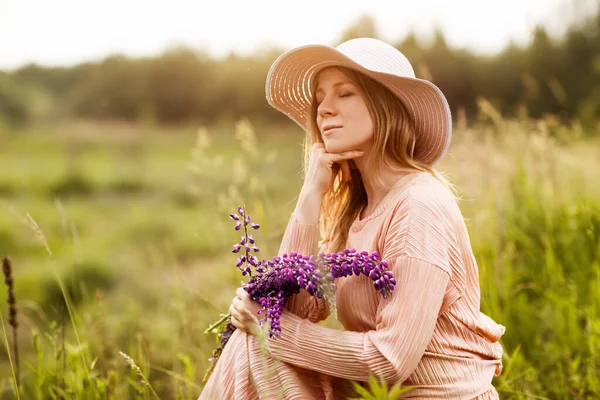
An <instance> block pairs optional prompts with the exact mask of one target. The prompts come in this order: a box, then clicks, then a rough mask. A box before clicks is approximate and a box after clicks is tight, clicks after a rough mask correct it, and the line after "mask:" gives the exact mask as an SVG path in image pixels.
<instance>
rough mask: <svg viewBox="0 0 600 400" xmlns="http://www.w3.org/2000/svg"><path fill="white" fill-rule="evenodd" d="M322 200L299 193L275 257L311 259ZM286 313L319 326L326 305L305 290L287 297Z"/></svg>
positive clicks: (317, 247)
mask: <svg viewBox="0 0 600 400" xmlns="http://www.w3.org/2000/svg"><path fill="white" fill-rule="evenodd" d="M321 202H322V196H321V195H319V194H318V193H315V192H310V191H304V190H303V191H302V192H301V193H300V196H299V199H298V203H297V205H296V209H295V210H294V212H293V213H292V215H291V216H290V219H289V222H288V225H287V227H286V230H285V233H284V235H283V239H282V241H281V246H280V248H279V252H278V255H279V256H280V257H281V256H282V255H283V254H284V253H287V254H290V253H291V252H293V251H295V252H298V253H300V254H302V255H309V256H310V255H314V254H316V253H317V252H318V250H319V215H320V211H321ZM286 309H287V310H288V311H290V312H292V313H294V314H296V315H297V316H299V317H300V318H306V319H308V320H309V321H312V322H319V321H322V320H324V319H325V318H327V315H329V311H328V309H327V306H326V303H325V302H324V301H323V300H321V299H318V298H316V297H314V296H311V295H310V294H309V293H308V292H307V291H306V290H301V291H300V293H298V294H296V295H294V296H292V297H290V299H289V300H288V302H287V303H286Z"/></svg>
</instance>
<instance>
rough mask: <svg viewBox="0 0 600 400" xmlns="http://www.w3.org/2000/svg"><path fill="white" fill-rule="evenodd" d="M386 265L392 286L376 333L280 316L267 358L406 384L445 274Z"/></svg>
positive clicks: (425, 267) (407, 263)
mask: <svg viewBox="0 0 600 400" xmlns="http://www.w3.org/2000/svg"><path fill="white" fill-rule="evenodd" d="M388 263H389V266H390V269H391V270H392V271H393V273H394V276H395V277H396V281H397V285H396V288H395V289H394V292H393V293H392V295H391V296H390V297H389V298H388V299H383V300H381V303H380V306H379V310H378V319H377V329H375V330H372V331H369V332H366V333H362V332H349V331H338V330H335V329H329V328H326V327H323V326H320V325H317V324H313V323H311V322H309V321H306V320H303V319H301V318H298V317H296V316H294V315H293V314H290V313H287V312H284V313H283V315H282V316H281V330H282V333H281V337H279V338H277V339H270V340H269V347H270V348H271V351H272V355H273V357H275V358H277V359H279V360H281V361H284V362H287V363H290V364H294V365H297V366H299V367H302V368H306V369H311V370H314V371H318V372H320V373H323V374H327V375H332V376H336V377H340V378H345V379H353V380H358V381H367V380H368V379H369V373H371V372H372V373H374V374H375V375H378V376H383V377H384V378H385V379H387V380H389V381H390V382H403V381H404V380H406V378H408V376H410V374H412V372H413V371H414V370H415V368H416V367H417V365H418V363H419V361H420V360H421V358H422V356H423V353H424V351H425V349H426V347H427V344H428V343H429V341H430V340H431V336H432V335H433V331H434V329H435V325H436V322H437V318H438V315H439V311H440V308H441V306H442V301H443V298H444V293H445V290H446V287H447V285H448V283H449V274H448V272H447V271H445V270H443V269H441V268H438V267H437V266H435V265H433V264H430V263H428V262H426V261H423V260H419V259H414V258H411V257H407V256H402V257H398V258H395V259H393V260H390V261H388Z"/></svg>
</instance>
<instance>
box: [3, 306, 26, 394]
mask: <svg viewBox="0 0 600 400" xmlns="http://www.w3.org/2000/svg"><path fill="white" fill-rule="evenodd" d="M0 323H2V333H4V346H5V347H6V354H8V362H9V363H10V370H11V372H12V376H13V383H14V386H15V393H16V396H17V400H20V399H21V390H20V386H19V382H18V380H17V374H16V373H15V366H14V364H13V360H12V357H11V354H10V353H11V352H10V345H9V344H8V335H7V334H6V328H5V326H4V317H3V316H2V313H1V312H0Z"/></svg>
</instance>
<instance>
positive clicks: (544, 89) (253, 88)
mask: <svg viewBox="0 0 600 400" xmlns="http://www.w3.org/2000/svg"><path fill="white" fill-rule="evenodd" d="M360 36H371V37H377V29H376V26H375V24H374V22H373V20H372V19H371V18H370V17H368V16H367V17H363V18H362V19H360V20H359V21H357V22H356V23H355V24H353V25H352V26H350V27H348V28H347V29H346V30H345V31H344V32H343V33H342V35H341V36H340V42H342V41H344V40H347V39H349V38H352V37H360ZM392 44H393V45H395V46H396V47H397V48H398V49H400V50H401V51H402V52H403V53H404V54H405V55H406V56H407V57H408V59H409V60H410V61H411V63H412V64H413V66H414V67H415V70H416V73H417V76H418V77H421V78H425V79H430V80H432V81H433V82H434V83H436V84H437V85H438V86H439V87H440V88H441V89H442V91H443V92H444V93H445V94H446V96H447V97H448V100H449V102H450V104H451V107H452V109H453V112H454V113H455V115H456V114H457V112H460V113H463V112H464V113H465V115H466V116H467V117H469V118H472V117H474V116H475V115H476V113H477V99H478V98H479V97H485V98H487V99H488V100H489V101H491V102H492V103H493V104H494V105H495V106H496V107H497V108H498V109H499V110H501V112H502V113H503V114H504V115H508V116H511V115H516V114H519V115H521V114H522V113H527V114H528V115H530V116H532V117H540V116H542V115H543V114H545V113H552V114H555V115H558V116H559V117H561V118H563V119H575V118H576V119H579V120H580V121H581V122H582V123H583V124H584V126H587V127H588V128H594V127H595V126H596V124H597V120H598V116H599V115H600V12H597V13H596V15H594V16H591V17H589V19H588V20H586V21H580V22H579V23H578V24H577V25H574V26H571V27H570V28H569V29H568V30H567V31H566V33H565V34H564V36H563V37H562V38H560V39H559V40H553V39H552V38H551V37H550V36H549V35H548V33H547V32H546V30H545V29H544V28H542V27H538V28H537V29H536V30H535V32H534V34H533V38H532V41H531V43H530V44H529V45H528V46H527V47H518V46H516V45H514V44H510V45H508V46H507V47H506V48H505V49H504V50H503V51H502V52H501V53H499V54H497V55H495V56H481V55H476V54H473V53H471V52H469V51H466V50H461V49H454V48H451V47H450V46H449V45H448V44H447V42H446V40H445V38H444V35H443V34H442V33H441V32H440V31H437V32H436V34H435V38H434V40H433V41H432V42H431V44H430V45H428V46H424V45H422V44H421V42H420V41H419V40H418V38H417V37H416V36H415V35H414V34H410V35H408V36H407V37H405V38H404V39H403V40H402V41H400V42H399V43H392ZM283 51H285V49H270V50H268V51H263V52H261V53H257V54H254V55H252V56H246V57H241V56H236V55H233V54H232V55H231V56H230V57H228V58H227V59H224V60H217V59H214V58H211V57H209V56H208V55H206V54H203V53H199V52H197V51H194V50H193V49H189V48H176V49H171V50H169V51H167V52H165V53H164V54H162V55H160V56H157V57H150V58H136V59H133V58H128V57H124V56H111V57H108V58H106V59H104V60H103V61H101V62H94V63H83V64H80V65H77V66H74V67H69V68H50V67H42V66H38V65H28V66H25V67H23V68H20V69H18V70H16V71H13V72H0V122H4V123H5V124H25V123H28V122H32V121H40V120H41V121H47V120H53V119H58V118H88V119H89V118H91V119H122V120H131V121H145V122H151V123H180V122H189V121H197V122H201V123H211V122H215V121H217V120H220V119H232V118H240V117H242V116H247V117H250V118H255V119H260V120H263V121H274V120H280V119H285V118H284V117H283V116H282V115H280V114H279V113H277V112H274V111H273V110H272V109H271V108H270V107H269V106H268V104H267V102H266V100H265V95H264V85H265V77H266V74H267V71H268V69H269V66H270V65H271V63H272V62H273V61H274V60H275V59H276V57H277V56H278V55H280V54H281V53H282V52H283ZM0 125H1V124H0Z"/></svg>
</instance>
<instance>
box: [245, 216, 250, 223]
mask: <svg viewBox="0 0 600 400" xmlns="http://www.w3.org/2000/svg"><path fill="white" fill-rule="evenodd" d="M244 223H245V224H246V225H248V224H249V223H250V216H249V215H246V219H245V220H244Z"/></svg>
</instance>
